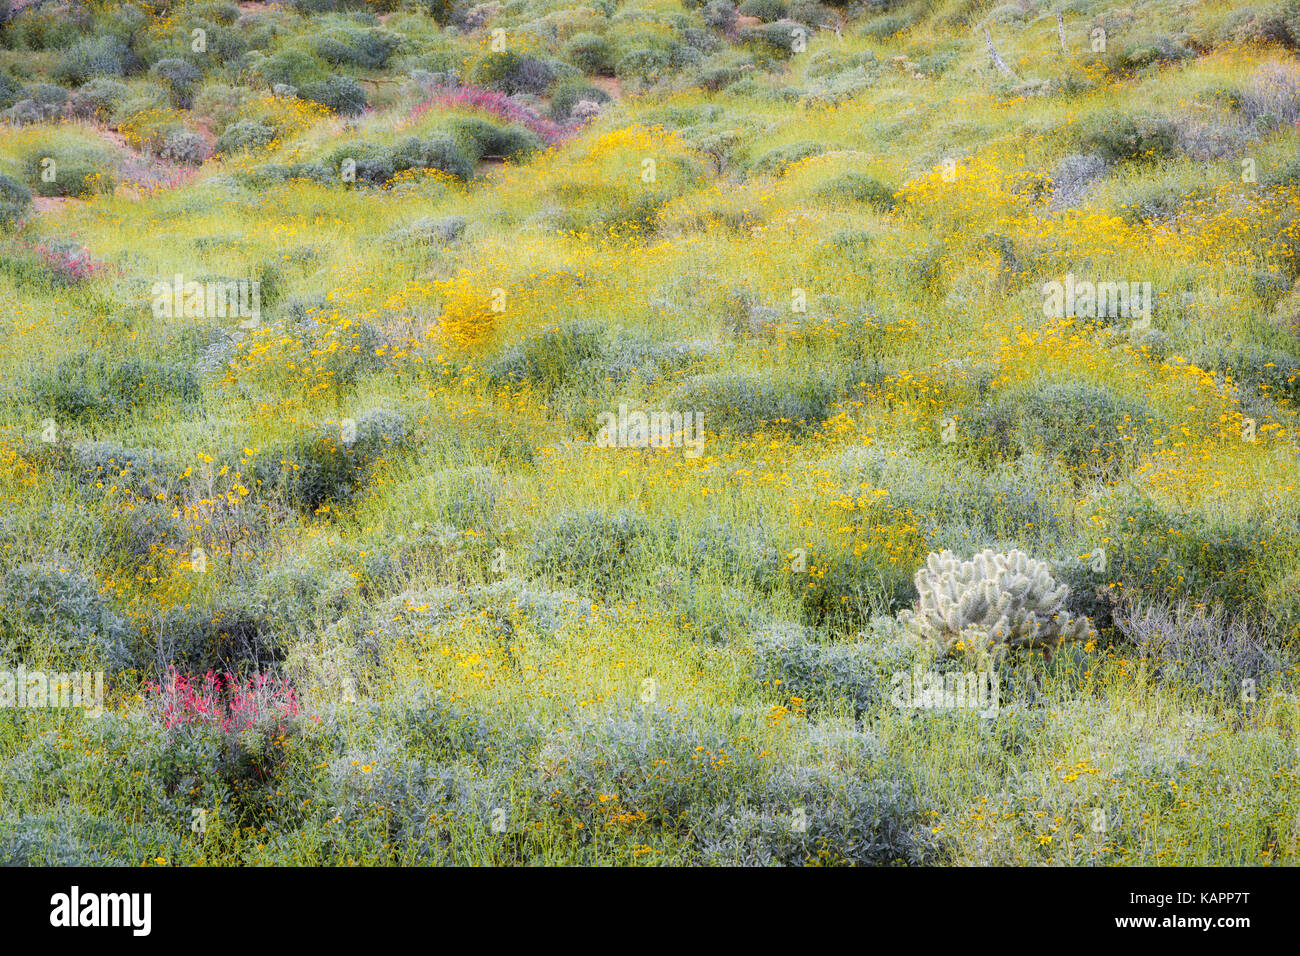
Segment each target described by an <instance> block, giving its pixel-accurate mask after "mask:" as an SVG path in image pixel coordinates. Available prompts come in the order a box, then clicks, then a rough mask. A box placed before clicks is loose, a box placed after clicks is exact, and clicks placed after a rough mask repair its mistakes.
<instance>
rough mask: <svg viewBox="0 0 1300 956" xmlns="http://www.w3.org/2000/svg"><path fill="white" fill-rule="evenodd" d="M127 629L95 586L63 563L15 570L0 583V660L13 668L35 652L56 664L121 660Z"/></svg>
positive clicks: (32, 564) (42, 563)
mask: <svg viewBox="0 0 1300 956" xmlns="http://www.w3.org/2000/svg"><path fill="white" fill-rule="evenodd" d="M126 633H127V627H126V623H125V621H124V620H123V618H122V617H121V615H119V614H118V613H117V612H116V611H114V610H113V608H112V605H111V604H110V603H109V601H108V599H107V598H105V597H104V596H103V595H102V594H101V593H100V590H99V587H98V585H97V584H96V583H95V581H94V580H93V579H92V578H90V577H88V576H87V575H85V574H82V573H81V572H79V571H75V570H71V569H69V568H68V567H66V566H65V564H64V562H62V561H36V562H27V563H24V564H19V565H17V566H15V567H13V568H10V569H9V570H7V571H5V573H4V575H3V576H2V577H0V656H2V657H3V658H4V659H5V660H6V661H7V663H9V664H11V665H13V664H18V663H21V662H23V661H30V660H32V659H33V658H34V655H33V652H34V651H36V650H37V649H42V650H46V651H47V652H49V653H52V654H53V655H55V662H56V663H71V662H77V661H80V660H82V659H86V658H88V659H89V660H90V661H91V662H95V663H103V664H107V665H110V666H117V665H120V664H121V663H122V662H123V661H124V659H125V647H126V645H125V643H124V640H125V637H126Z"/></svg>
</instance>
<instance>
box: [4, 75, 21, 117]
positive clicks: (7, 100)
mask: <svg viewBox="0 0 1300 956" xmlns="http://www.w3.org/2000/svg"><path fill="white" fill-rule="evenodd" d="M22 95H23V85H22V84H21V83H19V82H18V81H17V80H16V79H14V78H13V77H12V76H10V75H9V74H8V73H0V110H7V109H9V107H11V106H13V105H14V104H15V103H17V102H18V100H20V99H21V98H22Z"/></svg>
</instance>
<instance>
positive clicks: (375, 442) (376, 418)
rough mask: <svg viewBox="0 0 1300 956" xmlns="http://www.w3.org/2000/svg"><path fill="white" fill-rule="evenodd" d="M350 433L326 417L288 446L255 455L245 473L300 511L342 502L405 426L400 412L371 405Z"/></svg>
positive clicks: (394, 447) (402, 442) (401, 439)
mask: <svg viewBox="0 0 1300 956" xmlns="http://www.w3.org/2000/svg"><path fill="white" fill-rule="evenodd" d="M354 424H355V429H356V431H355V437H354V438H352V440H351V441H349V440H347V439H346V438H345V431H346V430H347V429H348V426H347V424H346V423H328V422H327V423H325V424H323V425H320V426H318V427H316V428H315V429H313V430H312V431H310V432H308V433H307V434H306V435H303V436H301V437H299V438H298V439H297V440H295V441H294V442H292V443H291V444H290V445H289V446H288V447H285V448H278V449H274V450H268V451H265V452H263V453H262V454H260V455H259V456H258V457H257V458H256V459H254V461H253V463H252V466H251V469H250V475H251V477H252V480H253V484H254V485H255V486H256V487H258V488H260V489H261V491H262V493H263V494H276V495H279V496H281V497H282V498H283V499H284V500H286V501H287V502H288V503H289V504H291V505H293V506H294V507H296V508H298V509H299V510H301V511H305V512H308V513H313V512H316V511H318V510H319V509H321V508H322V507H323V506H325V505H334V504H338V505H346V504H347V503H349V502H350V501H351V500H352V498H353V496H354V495H355V494H356V492H357V490H358V489H359V488H360V487H361V485H362V484H363V483H364V482H365V480H366V479H367V478H368V477H369V475H370V474H371V472H372V471H373V469H374V467H375V466H376V465H377V464H378V463H379V462H380V461H381V460H383V459H385V458H386V457H388V456H390V455H393V454H396V453H398V452H400V451H401V450H402V449H404V448H405V447H406V445H407V442H408V441H409V438H410V432H409V430H408V426H407V425H406V422H405V420H404V419H403V417H402V416H401V415H400V414H398V413H396V412H391V411H387V410H385V409H374V410H372V411H369V412H366V413H365V414H363V415H361V416H360V417H359V418H357V419H356V421H355V423H354Z"/></svg>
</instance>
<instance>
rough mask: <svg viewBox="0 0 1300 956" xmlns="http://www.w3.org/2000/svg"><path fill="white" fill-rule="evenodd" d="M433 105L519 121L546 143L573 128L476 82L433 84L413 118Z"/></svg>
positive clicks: (553, 142)
mask: <svg viewBox="0 0 1300 956" xmlns="http://www.w3.org/2000/svg"><path fill="white" fill-rule="evenodd" d="M434 108H441V109H465V110H472V111H474V112H478V113H486V114H488V115H489V116H494V117H496V118H497V119H500V120H504V121H505V122H508V123H517V124H518V125H520V126H522V127H524V128H525V129H527V130H530V131H532V132H533V133H536V134H537V136H538V137H539V138H540V139H541V140H542V142H543V143H545V144H546V145H547V146H557V145H559V144H560V143H561V142H563V141H564V140H565V139H566V138H568V137H569V136H571V135H572V134H573V132H574V128H573V127H569V126H561V125H560V124H559V123H556V122H554V121H552V120H550V119H547V118H546V117H545V116H542V115H541V114H540V113H538V112H537V111H535V110H533V109H530V108H529V107H527V106H524V105H523V104H522V103H520V102H519V101H518V100H516V99H514V98H513V97H511V96H509V95H507V94H505V93H498V92H497V91H495V90H485V89H481V88H479V87H475V86H454V87H452V86H447V87H433V88H432V89H431V90H430V95H429V98H428V99H427V100H425V101H424V102H423V103H420V104H418V105H417V106H416V107H415V108H414V109H413V110H412V111H411V118H412V119H413V120H418V119H420V118H421V117H423V116H424V115H425V114H426V113H428V112H429V111H430V110H432V109H434Z"/></svg>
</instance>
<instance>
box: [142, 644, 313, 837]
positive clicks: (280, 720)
mask: <svg viewBox="0 0 1300 956" xmlns="http://www.w3.org/2000/svg"><path fill="white" fill-rule="evenodd" d="M145 702H146V708H147V710H148V712H149V713H150V714H151V715H152V716H153V717H154V718H155V719H156V720H158V722H159V723H161V725H162V728H163V731H164V733H163V746H162V751H161V753H160V754H159V766H158V768H157V769H158V771H159V773H160V776H161V777H162V780H163V781H164V783H165V785H166V787H167V789H168V791H169V792H172V793H184V792H188V793H195V794H203V795H204V798H205V799H206V800H207V801H208V802H207V803H206V804H204V805H205V806H214V805H221V804H223V803H226V802H229V803H231V805H232V806H235V807H237V808H238V810H239V813H240V814H241V815H243V814H246V813H249V812H254V811H255V809H256V808H257V807H258V806H262V807H263V809H264V808H265V805H266V804H267V803H268V802H274V801H275V799H276V798H277V795H278V794H279V793H280V792H281V783H280V782H281V779H282V778H283V776H284V773H285V770H286V767H287V766H288V756H289V752H290V749H291V748H292V746H293V744H294V742H295V741H296V740H297V739H298V731H299V729H300V723H299V718H300V716H301V713H302V708H301V706H300V704H299V701H298V695H297V692H296V691H295V690H294V688H293V686H292V685H291V684H290V683H289V682H288V681H287V680H285V679H283V678H280V677H276V676H274V675H271V674H266V673H260V674H253V675H248V676H241V675H236V674H232V673H224V674H219V673H216V672H214V671H208V672H207V673H205V674H202V675H192V674H184V673H180V672H178V671H177V670H175V669H174V668H170V669H169V670H168V671H167V674H166V675H165V676H164V677H163V679H162V682H161V683H156V684H149V685H147V686H146V697H145Z"/></svg>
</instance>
